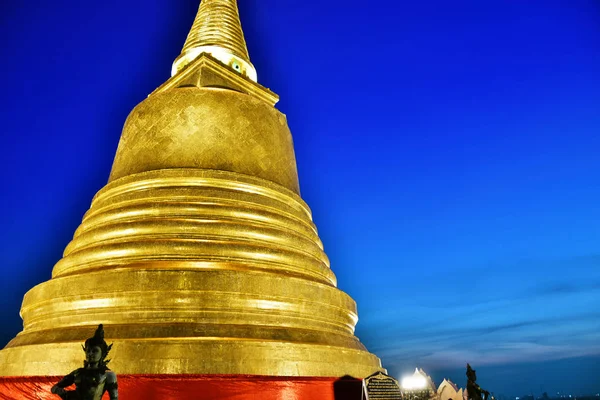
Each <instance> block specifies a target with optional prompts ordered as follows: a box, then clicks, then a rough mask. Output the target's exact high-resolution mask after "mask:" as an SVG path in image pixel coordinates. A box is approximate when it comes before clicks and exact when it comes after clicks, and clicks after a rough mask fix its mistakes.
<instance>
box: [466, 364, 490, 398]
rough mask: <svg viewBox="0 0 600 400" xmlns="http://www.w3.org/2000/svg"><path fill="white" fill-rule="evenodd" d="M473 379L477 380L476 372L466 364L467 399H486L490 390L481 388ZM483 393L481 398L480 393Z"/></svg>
mask: <svg viewBox="0 0 600 400" xmlns="http://www.w3.org/2000/svg"><path fill="white" fill-rule="evenodd" d="M475 381H477V374H476V373H475V370H474V369H473V368H471V366H470V365H469V364H467V394H468V396H469V400H488V396H489V395H490V392H488V391H487V390H483V389H482V388H481V387H480V386H479V385H478V384H477V383H476V382H475ZM482 394H483V395H484V397H483V398H482V397H481V395H482Z"/></svg>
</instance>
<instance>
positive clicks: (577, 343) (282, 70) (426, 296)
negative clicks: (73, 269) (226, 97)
mask: <svg viewBox="0 0 600 400" xmlns="http://www.w3.org/2000/svg"><path fill="white" fill-rule="evenodd" d="M239 3H240V12H241V14H242V20H243V21H242V22H243V26H244V30H245V33H246V39H247V41H248V47H249V51H250V56H251V58H252V61H253V63H254V65H255V66H256V68H257V70H258V74H259V82H261V83H262V84H263V85H265V86H267V87H269V88H271V89H272V90H274V91H275V92H277V93H278V94H279V95H280V96H281V102H280V103H279V105H278V108H279V109H280V110H282V111H283V112H284V113H286V114H287V116H288V121H289V125H290V128H291V130H292V133H293V135H294V141H295V146H296V157H297V161H298V169H299V173H300V184H301V189H302V196H303V198H304V199H305V200H306V201H307V202H308V204H309V205H310V206H311V208H312V210H313V212H314V219H315V222H316V224H317V226H318V228H319V230H320V235H321V238H322V240H323V242H324V244H325V250H326V251H327V253H328V255H329V257H330V259H331V264H332V269H333V270H334V272H335V273H336V274H337V277H338V280H339V287H340V288H341V289H342V290H344V291H345V292H347V293H349V294H350V295H351V296H352V297H353V298H354V299H355V300H356V301H357V303H358V307H359V317H360V322H359V325H358V328H357V335H358V337H359V338H360V339H361V340H362V341H363V342H364V343H365V344H366V346H367V347H368V349H369V350H370V351H372V352H374V353H376V354H377V355H379V356H380V357H381V358H382V360H383V363H384V366H385V367H387V368H388V370H389V371H390V373H392V374H394V375H396V376H398V377H400V376H402V375H403V374H405V373H407V372H410V371H411V370H413V369H414V367H416V366H418V367H423V368H424V369H425V370H426V371H427V372H429V373H430V374H431V375H432V377H433V378H434V380H435V381H436V383H438V384H439V383H440V381H441V379H442V378H444V377H449V378H451V379H452V380H454V381H455V382H456V383H458V384H459V385H460V386H464V385H465V381H466V378H465V376H464V366H465V363H466V362H467V361H468V362H471V363H472V364H473V365H474V366H475V367H476V368H477V370H478V375H479V378H480V379H479V381H480V384H481V386H483V387H484V388H487V389H489V390H490V391H493V392H494V393H496V394H505V395H523V394H526V393H531V392H533V393H535V394H536V395H540V394H541V392H542V391H547V392H548V393H549V394H550V395H554V394H555V393H556V392H557V391H561V392H567V393H573V394H584V393H594V394H595V393H597V392H599V391H600V366H599V365H600V242H599V238H600V206H599V204H600V183H599V182H600V180H599V173H600V156H599V151H600V135H599V134H600V112H599V111H600V3H599V2H598V1H597V0H532V1H527V2H525V1H509V0H488V1H481V0H459V1H452V2H451V1H442V0H432V1H428V2H416V1H410V2H409V1H398V0H378V1H369V2H367V1H359V0H346V1H342V0H328V1H313V0H303V1H300V0H285V1H282V0H260V1H259V0H240V1H239ZM197 7H198V0H179V1H176V2H174V1H172V0H152V1H148V0H119V1H117V0H105V1H101V2H84V1H67V0H62V1H46V2H16V1H15V2H10V1H5V2H1V3H0V49H1V51H2V63H1V65H0V73H1V75H2V77H3V85H2V86H3V87H2V91H1V92H0V93H1V94H0V110H1V111H0V113H1V114H0V115H1V121H2V125H1V129H2V135H1V138H2V141H1V143H2V144H1V148H2V155H3V158H4V160H3V162H2V168H1V169H0V174H1V182H2V185H1V187H0V190H1V196H0V206H1V208H0V209H1V210H2V212H1V214H0V226H2V229H1V230H0V235H1V236H0V246H1V248H0V268H1V269H2V276H3V278H2V281H1V282H0V300H1V303H2V307H1V310H0V318H1V321H2V324H1V326H0V346H2V345H4V344H5V343H7V342H8V341H9V340H10V339H11V338H12V337H13V336H14V335H15V334H16V333H17V332H19V331H20V328H21V321H20V318H19V315H18V310H19V307H20V304H21V299H22V297H23V295H24V293H25V292H26V291H27V290H28V289H30V288H31V287H33V286H34V285H36V284H38V283H41V282H42V281H45V280H47V279H49V278H50V274H51V270H52V266H53V265H54V263H55V262H56V261H57V260H58V259H59V258H60V257H61V253H62V250H63V249H64V247H65V246H66V245H67V243H68V242H69V240H70V239H71V237H72V235H73V233H74V231H75V229H76V228H77V226H78V225H79V222H80V221H81V218H82V216H83V214H84V212H85V211H86V209H87V208H88V207H89V205H90V202H91V199H92V196H93V195H94V194H95V192H96V191H98V190H99V189H100V188H101V187H102V186H103V185H104V184H105V183H106V181H107V179H108V174H109V171H110V168H111V163H112V160H113V157H114V153H115V150H116V146H117V143H118V140H119V136H120V132H121V128H122V125H123V123H124V121H125V118H126V116H127V114H128V113H129V111H130V110H131V109H132V108H133V107H134V106H135V105H136V104H137V103H139V102H140V101H142V100H143V99H144V98H145V96H146V95H147V94H149V93H150V92H151V91H152V90H153V89H154V88H156V87H157V86H158V85H160V84H161V83H162V82H163V81H165V80H166V79H167V78H168V77H169V72H170V66H171V62H172V61H173V59H175V57H176V56H177V55H178V54H179V51H180V50H181V47H182V46H183V42H184V40H185V37H186V35H187V32H188V30H189V28H190V26H191V23H192V20H193V18H194V16H195V14H196V11H197Z"/></svg>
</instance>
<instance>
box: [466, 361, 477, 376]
mask: <svg viewBox="0 0 600 400" xmlns="http://www.w3.org/2000/svg"><path fill="white" fill-rule="evenodd" d="M474 375H475V370H474V369H473V368H471V365H469V363H467V378H469V379H471V378H472V377H473V376H474Z"/></svg>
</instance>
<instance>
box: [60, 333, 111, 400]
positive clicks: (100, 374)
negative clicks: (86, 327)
mask: <svg viewBox="0 0 600 400" xmlns="http://www.w3.org/2000/svg"><path fill="white" fill-rule="evenodd" d="M111 347H112V344H111V345H110V346H108V345H107V344H106V342H105V341H104V327H103V326H102V324H100V325H99V326H98V329H96V333H95V334H94V336H92V337H91V338H89V339H87V340H86V341H85V346H84V347H83V351H85V361H84V362H83V368H79V369H76V370H75V371H73V372H71V373H70V374H69V375H67V376H65V377H64V378H62V379H61V380H60V382H58V383H57V384H56V385H54V386H52V393H54V394H57V395H59V396H60V397H61V398H62V399H63V400H101V399H102V395H103V394H104V392H108V394H109V396H110V400H117V399H118V397H119V395H118V392H117V375H116V374H115V373H114V372H112V371H110V370H109V369H108V367H107V366H106V364H108V362H109V361H110V360H106V356H107V355H108V352H109V351H110V349H111ZM72 384H75V390H65V388H66V387H69V386H71V385H72Z"/></svg>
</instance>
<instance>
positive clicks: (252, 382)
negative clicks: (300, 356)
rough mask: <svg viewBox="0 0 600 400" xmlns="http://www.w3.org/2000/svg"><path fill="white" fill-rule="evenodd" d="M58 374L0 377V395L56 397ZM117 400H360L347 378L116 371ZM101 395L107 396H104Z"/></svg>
mask: <svg viewBox="0 0 600 400" xmlns="http://www.w3.org/2000/svg"><path fill="white" fill-rule="evenodd" d="M61 378H62V377H0V399H3V400H4V399H6V400H50V399H53V400H60V397H58V396H56V395H53V394H51V393H50V388H51V387H52V385H54V384H55V383H56V382H58V381H59V380H60V379H61ZM117 380H118V382H119V399H120V400H154V399H156V400H181V399H190V400H195V399H198V400H313V399H314V400H361V390H362V381H361V380H359V379H353V378H350V377H348V378H346V377H344V378H315V377H277V376H275V377H274V376H254V375H118V376H117ZM103 399H108V394H104V397H103Z"/></svg>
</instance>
